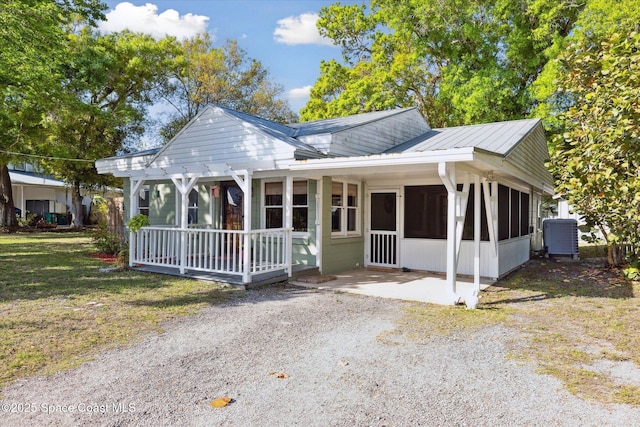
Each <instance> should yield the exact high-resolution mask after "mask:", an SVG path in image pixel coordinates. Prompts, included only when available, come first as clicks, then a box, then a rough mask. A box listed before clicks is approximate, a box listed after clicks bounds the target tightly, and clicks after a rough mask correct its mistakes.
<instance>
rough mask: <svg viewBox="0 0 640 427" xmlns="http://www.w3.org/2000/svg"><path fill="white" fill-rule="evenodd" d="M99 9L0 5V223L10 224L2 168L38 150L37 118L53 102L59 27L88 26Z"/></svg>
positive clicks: (62, 37) (93, 3) (40, 2)
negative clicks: (72, 24) (77, 24)
mask: <svg viewBox="0 0 640 427" xmlns="http://www.w3.org/2000/svg"><path fill="white" fill-rule="evenodd" d="M104 9H105V5H104V3H102V2H101V1H99V0H64V1H51V0H3V1H2V2H0V46H2V47H1V52H0V58H1V60H0V225H9V226H14V225H16V218H15V214H14V210H13V209H14V206H13V197H12V192H11V183H10V178H9V176H8V173H6V174H5V172H6V164H7V163H8V162H10V161H11V160H13V159H15V158H16V157H19V156H16V155H15V154H14V153H25V154H30V153H32V152H34V151H37V150H38V149H39V147H40V146H41V142H42V138H40V136H41V132H42V118H43V116H45V115H46V111H47V109H48V108H49V107H50V106H51V105H53V104H54V101H55V100H56V99H57V98H58V90H59V88H60V84H61V81H62V79H61V75H60V73H61V65H62V64H63V63H64V61H65V59H66V58H67V57H68V55H67V45H66V33H65V27H66V26H68V25H70V24H71V23H72V22H75V21H78V20H84V21H85V22H88V23H89V24H92V23H94V22H95V21H96V20H98V19H102V18H103V15H102V11H103V10H104ZM22 160H24V159H22Z"/></svg>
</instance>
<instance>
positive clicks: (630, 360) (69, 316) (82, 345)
mask: <svg viewBox="0 0 640 427" xmlns="http://www.w3.org/2000/svg"><path fill="white" fill-rule="evenodd" d="M95 251H96V250H95V248H94V247H93V245H92V244H91V240H90V238H89V236H88V235H87V234H83V233H65V234H54V233H42V234H12V235H7V234H0V387H1V386H3V385H6V384H7V383H9V382H11V381H14V380H16V379H17V378H20V377H25V376H29V375H33V374H44V375H47V374H52V373H55V372H57V371H59V370H61V369H68V368H70V367H73V366H77V365H78V364H80V363H83V362H85V361H87V360H89V359H90V358H91V357H92V356H93V355H95V354H96V353H97V352H98V351H101V350H104V349H107V348H110V347H114V346H117V345H127V344H128V343H130V342H135V340H136V339H139V338H140V337H141V336H143V334H145V333H147V332H150V331H159V330H160V324H161V322H163V321H165V320H168V319H171V318H174V317H177V316H183V315H187V314H190V313H195V312H196V311H197V310H198V309H199V308H202V307H204V306H206V305H209V304H219V303H221V302H224V301H225V300H227V299H228V298H230V297H231V296H233V295H241V292H242V291H233V290H230V289H228V288H224V287H223V286H218V285H214V284H211V283H203V282H198V281H194V280H185V279H179V278H175V277H170V276H161V275H152V274H145V273H140V272H132V271H121V272H115V273H101V272H99V269H100V267H105V266H108V264H105V262H103V261H100V260H99V259H95V258H91V257H89V256H88V254H90V253H93V252H95ZM602 254H603V252H602V251H601V250H600V249H598V248H593V247H592V248H581V259H580V261H578V262H570V261H560V260H546V259H534V260H532V261H531V262H529V263H528V264H526V265H525V266H524V267H523V268H521V269H519V270H518V271H517V272H514V273H513V274H511V275H510V276H508V277H507V278H505V279H503V280H501V281H499V282H497V283H496V284H495V285H494V286H492V287H490V288H488V289H487V290H486V291H485V292H483V293H482V295H481V300H480V304H479V306H478V309H477V310H467V309H465V308H463V307H443V306H436V305H431V304H419V303H415V304H411V305H409V306H408V307H407V308H406V310H405V315H404V317H403V319H401V320H400V321H399V322H398V329H397V331H395V332H393V333H389V334H388V335H386V336H385V337H380V338H381V339H384V338H387V337H389V336H392V335H394V334H403V335H405V336H407V337H409V338H410V339H413V340H418V341H425V342H428V341H429V340H432V339H435V338H436V337H438V336H441V335H451V334H457V335H461V336H465V335H468V334H473V333H474V331H475V330H477V329H478V328H484V327H491V326H492V325H503V326H504V327H506V328H510V329H511V330H513V331H514V332H515V336H516V337H517V338H516V339H514V340H512V341H511V342H509V343H507V345H508V348H509V354H510V357H512V358H513V360H517V361H518V362H519V363H527V364H532V365H533V366H535V367H536V368H537V369H538V370H539V371H540V372H541V373H544V374H549V375H553V376H555V377H557V378H558V379H559V380H561V381H562V382H563V384H564V386H565V387H566V389H567V390H568V391H570V392H571V393H574V394H575V395H577V396H580V397H582V398H587V399H594V400H597V401H600V402H606V403H623V404H631V405H640V283H638V282H631V281H627V280H625V279H624V278H623V277H622V276H621V275H620V274H619V272H618V271H612V270H607V269H604V268H603V267H602V259H601V258H598V257H601V256H602Z"/></svg>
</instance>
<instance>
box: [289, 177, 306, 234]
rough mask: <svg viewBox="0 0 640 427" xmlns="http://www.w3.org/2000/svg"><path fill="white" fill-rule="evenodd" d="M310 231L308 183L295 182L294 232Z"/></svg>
mask: <svg viewBox="0 0 640 427" xmlns="http://www.w3.org/2000/svg"><path fill="white" fill-rule="evenodd" d="M308 230H309V191H308V189H307V181H293V231H308Z"/></svg>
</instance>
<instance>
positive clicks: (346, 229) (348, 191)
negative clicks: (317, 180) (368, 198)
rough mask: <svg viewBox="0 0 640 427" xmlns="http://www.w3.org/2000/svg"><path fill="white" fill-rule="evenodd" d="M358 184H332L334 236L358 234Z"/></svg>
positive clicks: (332, 225)
mask: <svg viewBox="0 0 640 427" xmlns="http://www.w3.org/2000/svg"><path fill="white" fill-rule="evenodd" d="M358 194H359V188H358V184H351V183H348V182H339V181H333V182H332V183H331V231H332V232H333V233H334V234H342V235H348V234H357V233H358V232H359V231H360V229H359V222H360V207H359V201H358V198H359V197H358Z"/></svg>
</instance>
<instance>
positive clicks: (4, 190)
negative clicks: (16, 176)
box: [0, 164, 18, 227]
mask: <svg viewBox="0 0 640 427" xmlns="http://www.w3.org/2000/svg"><path fill="white" fill-rule="evenodd" d="M17 225H18V222H17V221H16V211H15V207H14V206H13V191H12V190H11V177H10V176H9V167H8V166H7V165H4V164H0V226H8V227H15V226H17Z"/></svg>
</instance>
